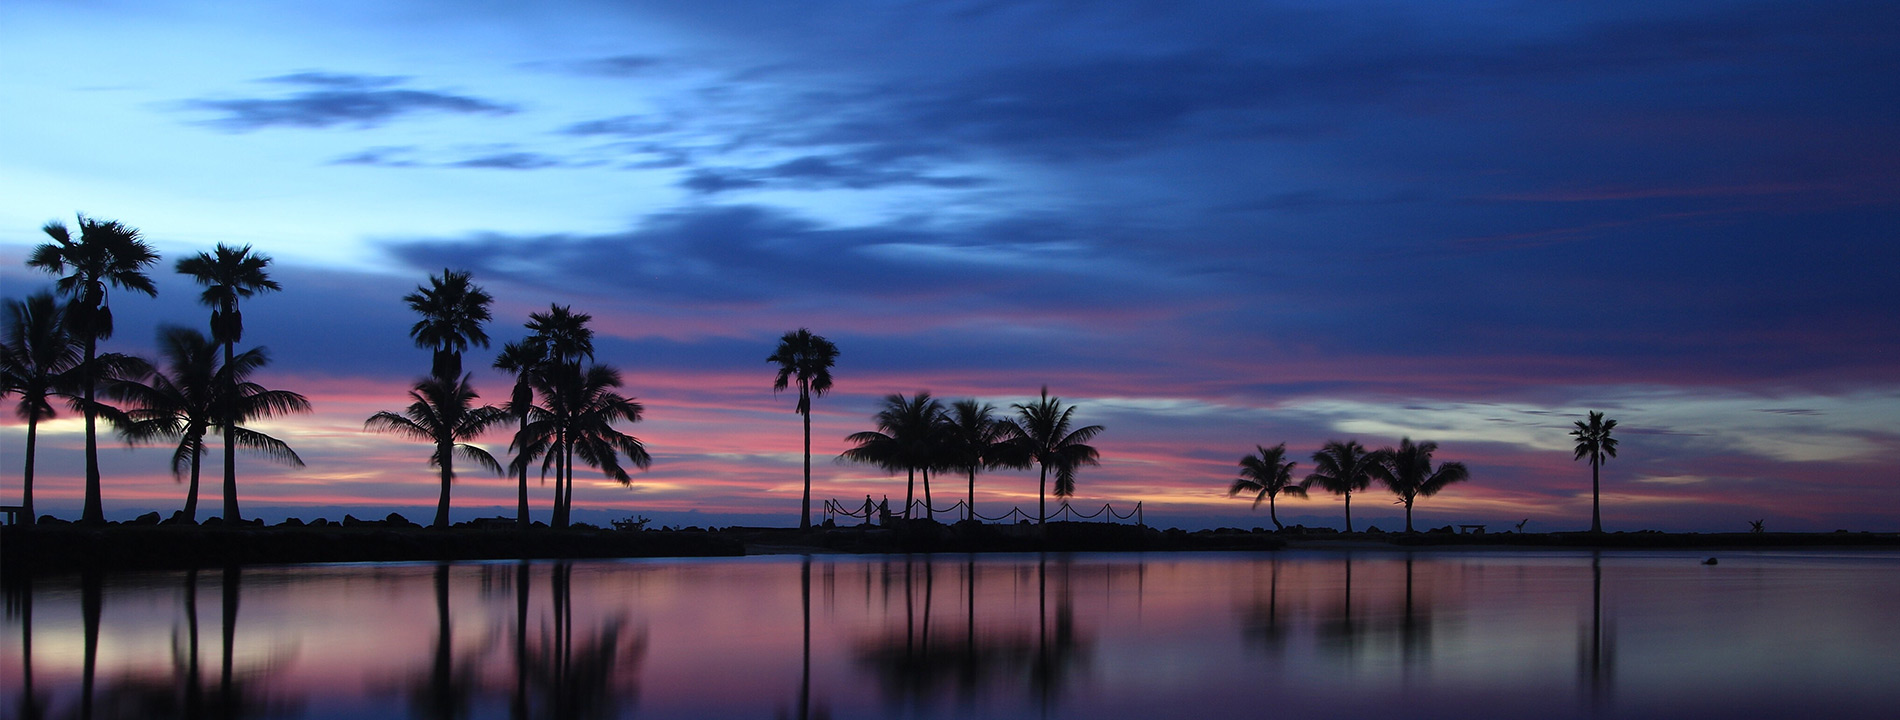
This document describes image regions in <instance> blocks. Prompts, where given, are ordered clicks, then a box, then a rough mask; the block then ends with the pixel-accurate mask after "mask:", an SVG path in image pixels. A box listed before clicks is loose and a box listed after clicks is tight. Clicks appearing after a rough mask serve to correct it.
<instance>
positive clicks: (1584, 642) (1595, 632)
mask: <svg viewBox="0 0 1900 720" xmlns="http://www.w3.org/2000/svg"><path fill="white" fill-rule="evenodd" d="M1579 634H1580V635H1582V636H1583V637H1580V638H1578V641H1577V683H1578V685H1580V686H1581V687H1580V688H1579V689H1581V690H1583V691H1584V692H1585V693H1586V695H1587V697H1588V698H1589V703H1590V705H1591V707H1596V706H1598V705H1600V704H1601V703H1603V702H1605V701H1607V700H1609V699H1610V696H1611V694H1612V691H1613V690H1614V686H1615V680H1616V625H1615V624H1614V623H1612V622H1608V621H1606V620H1604V618H1603V554H1602V553H1601V552H1591V553H1590V628H1589V630H1587V631H1583V632H1580V633H1579Z"/></svg>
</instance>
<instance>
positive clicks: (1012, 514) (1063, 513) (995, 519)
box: [824, 497, 1147, 527]
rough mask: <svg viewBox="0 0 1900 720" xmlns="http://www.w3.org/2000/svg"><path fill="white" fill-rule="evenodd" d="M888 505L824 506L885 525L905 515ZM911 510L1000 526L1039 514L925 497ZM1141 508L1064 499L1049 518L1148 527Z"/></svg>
mask: <svg viewBox="0 0 1900 720" xmlns="http://www.w3.org/2000/svg"><path fill="white" fill-rule="evenodd" d="M888 504H889V501H888V500H887V501H885V502H884V503H873V502H871V499H870V498H868V497H867V498H865V499H864V502H862V503H858V504H856V505H855V507H852V506H846V505H845V504H843V503H840V502H838V501H836V500H826V501H825V508H824V515H825V521H826V522H832V523H837V522H839V521H840V520H841V519H844V518H849V519H852V520H859V521H861V522H860V523H859V524H863V525H869V524H872V522H873V521H877V524H879V525H882V524H884V523H883V522H882V520H883V518H886V517H889V518H897V517H903V516H904V515H905V508H903V507H898V508H895V509H889V510H887V509H886V507H887V506H888ZM908 509H909V510H911V511H912V517H917V516H922V517H926V518H929V519H931V520H935V519H937V515H938V514H939V513H946V514H953V515H952V516H953V517H954V516H955V515H954V514H955V513H957V511H959V510H961V511H962V512H961V515H962V518H963V519H965V520H970V519H975V520H979V521H982V522H986V523H995V524H999V525H1011V524H1015V523H1018V522H1026V521H1030V520H1035V519H1036V516H1034V515H1031V514H1029V513H1028V512H1025V511H1024V510H1023V509H1022V508H1017V507H1012V508H1010V509H1009V512H1006V513H1003V514H1001V515H996V516H989V515H984V514H983V513H980V512H976V509H975V508H973V507H971V506H970V504H969V502H967V501H964V500H958V501H956V502H955V503H954V504H951V505H949V506H946V507H933V506H931V505H929V504H927V503H925V502H924V501H923V500H913V501H911V504H910V506H909V508H908ZM1141 510H1142V508H1141V503H1139V502H1137V503H1135V507H1133V508H1131V509H1129V510H1128V511H1126V512H1117V511H1116V510H1115V508H1114V506H1113V505H1112V504H1110V503H1102V507H1100V508H1098V509H1096V510H1095V512H1091V513H1083V512H1081V511H1078V510H1076V509H1075V508H1073V507H1071V506H1070V505H1069V503H1068V501H1066V500H1064V501H1062V503H1061V506H1060V507H1058V508H1056V511H1055V512H1053V513H1050V515H1049V519H1050V520H1057V521H1060V520H1064V519H1067V520H1069V521H1071V522H1075V521H1081V520H1094V519H1095V518H1101V522H1104V523H1109V522H1115V521H1118V520H1134V521H1135V524H1136V525H1138V526H1141V527H1147V524H1146V523H1144V522H1143V521H1142V514H1141Z"/></svg>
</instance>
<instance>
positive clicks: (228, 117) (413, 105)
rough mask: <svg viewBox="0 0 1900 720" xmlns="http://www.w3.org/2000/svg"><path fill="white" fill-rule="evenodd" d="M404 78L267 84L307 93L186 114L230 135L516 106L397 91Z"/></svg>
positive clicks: (212, 102) (306, 75)
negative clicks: (199, 115)
mask: <svg viewBox="0 0 1900 720" xmlns="http://www.w3.org/2000/svg"><path fill="white" fill-rule="evenodd" d="M407 81H408V78H405V77H384V76H367V75H347V74H338V73H323V72H302V73H296V74H293V75H283V76H278V77H273V78H267V79H265V80H263V81H262V82H266V83H272V84H279V85H291V86H298V87H303V88H306V89H304V90H302V91H299V92H295V93H292V94H290V95H289V96H285V97H269V98H197V99H192V100H186V101H184V102H183V103H182V105H183V107H184V108H186V109H188V110H197V111H206V112H211V113H214V114H215V115H216V117H214V118H212V119H210V120H207V121H205V122H206V123H207V124H209V125H211V126H213V127H217V128H220V129H223V130H228V131H231V132H248V131H252V130H260V129H264V128H270V127H300V128H329V127H336V126H350V127H356V128H370V127H376V126H378V125H382V124H384V123H387V122H389V121H391V120H394V119H396V118H399V117H402V116H405V115H413V114H417V113H449V114H463V115H507V114H510V113H513V112H515V111H516V108H515V107H514V106H513V105H509V104H506V103H500V102H495V101H491V100H485V99H482V98H478V97H473V96H469V95H459V94H455V93H450V92H442V91H433V90H415V89H407V88H401V87H397V86H398V85H400V84H402V83H404V82H407Z"/></svg>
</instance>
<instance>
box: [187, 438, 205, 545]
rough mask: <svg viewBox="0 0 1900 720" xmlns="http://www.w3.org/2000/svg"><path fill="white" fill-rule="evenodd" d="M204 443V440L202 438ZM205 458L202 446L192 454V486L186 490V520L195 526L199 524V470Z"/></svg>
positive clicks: (200, 440)
mask: <svg viewBox="0 0 1900 720" xmlns="http://www.w3.org/2000/svg"><path fill="white" fill-rule="evenodd" d="M199 442H200V443H202V442H203V439H202V438H200V439H199ZM203 458H204V447H202V446H200V447H198V448H195V449H193V450H192V453H191V485H190V486H189V487H187V488H185V519H186V520H190V521H191V523H192V524H193V525H196V524H198V469H199V465H200V461H201V460H202V459H203Z"/></svg>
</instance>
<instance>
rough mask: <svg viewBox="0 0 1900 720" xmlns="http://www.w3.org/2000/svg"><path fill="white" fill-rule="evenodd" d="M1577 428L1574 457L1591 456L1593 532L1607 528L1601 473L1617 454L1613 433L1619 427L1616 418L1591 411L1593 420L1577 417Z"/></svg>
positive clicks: (1580, 458)
mask: <svg viewBox="0 0 1900 720" xmlns="http://www.w3.org/2000/svg"><path fill="white" fill-rule="evenodd" d="M1576 424H1577V429H1575V430H1572V431H1570V436H1571V437H1573V438H1576V439H1577V456H1576V457H1574V458H1571V459H1573V460H1582V459H1584V458H1586V457H1587V458H1590V532H1593V533H1600V532H1603V514H1602V511H1601V506H1600V504H1599V497H1600V492H1599V488H1600V487H1601V485H1600V482H1599V480H1600V477H1601V469H1602V467H1603V463H1605V462H1609V459H1610V458H1613V457H1616V438H1614V437H1610V433H1611V432H1612V431H1614V430H1616V421H1615V420H1605V419H1603V413H1600V412H1597V411H1595V410H1591V411H1590V415H1589V420H1588V421H1587V422H1586V421H1583V420H1578V421H1576Z"/></svg>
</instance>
